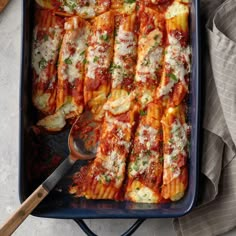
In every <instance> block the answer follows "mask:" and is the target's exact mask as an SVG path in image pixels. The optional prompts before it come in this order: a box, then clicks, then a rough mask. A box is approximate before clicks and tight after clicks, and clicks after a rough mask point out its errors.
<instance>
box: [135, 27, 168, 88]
mask: <svg viewBox="0 0 236 236" xmlns="http://www.w3.org/2000/svg"><path fill="white" fill-rule="evenodd" d="M162 37H163V35H162V33H161V32H160V31H159V30H158V29H156V30H153V31H152V32H151V33H150V34H149V35H148V36H147V37H144V38H141V39H140V41H139V47H140V48H141V49H140V53H139V55H138V62H137V72H136V77H135V80H136V81H141V82H143V83H145V82H146V79H147V78H151V79H157V78H156V72H157V70H158V68H159V67H160V63H161V59H162V57H163V47H162V46H160V44H161V41H162Z"/></svg>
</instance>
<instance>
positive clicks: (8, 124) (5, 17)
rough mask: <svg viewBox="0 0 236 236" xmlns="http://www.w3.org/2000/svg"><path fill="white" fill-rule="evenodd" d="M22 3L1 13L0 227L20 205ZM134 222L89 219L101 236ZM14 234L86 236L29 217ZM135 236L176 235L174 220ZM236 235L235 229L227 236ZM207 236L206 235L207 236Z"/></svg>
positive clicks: (69, 226)
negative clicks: (19, 151)
mask: <svg viewBox="0 0 236 236" xmlns="http://www.w3.org/2000/svg"><path fill="white" fill-rule="evenodd" d="M21 5H22V0H21V1H19V0H11V1H10V3H9V5H8V6H7V8H6V9H5V11H4V12H3V13H0V45H1V46H0V62H1V63H0V114H1V115H0V124H1V131H0V163H1V164H0V225H1V224H2V223H3V222H4V220H6V218H7V217H8V216H9V215H10V214H11V213H13V211H14V210H15V209H16V208H17V207H18V206H19V205H20V202H19V197H18V158H19V153H18V150H19V138H18V137H19V135H18V134H19V85H20V63H21V28H22V25H21V19H22V7H21ZM133 222H134V220H86V223H87V224H88V226H89V227H91V229H92V230H93V231H94V232H95V233H96V234H98V235H99V236H111V235H120V234H121V233H123V231H125V229H128V228H129V226H130V225H131V224H132V223H133ZM14 235H21V236H27V235H32V236H34V235H37V236H41V235H42V236H53V235H57V236H60V235H61V236H62V235H63V236H64V235H70V236H73V235H84V233H83V232H82V231H81V230H80V228H79V227H78V226H77V225H76V223H75V222H73V221H72V220H57V219H43V218H36V217H33V216H29V217H28V218H27V219H26V221H25V222H24V223H23V224H22V225H21V226H20V227H19V228H18V230H17V231H16V232H15V233H14ZM134 235H136V236H143V235H147V236H149V235H165V236H174V235H175V232H174V230H173V227H172V224H171V219H153V220H147V221H146V222H145V223H143V225H141V227H140V228H139V229H138V230H137V231H136V233H134ZM233 235H236V230H234V231H232V232H231V233H228V234H225V236H233ZM204 236H205V235H204Z"/></svg>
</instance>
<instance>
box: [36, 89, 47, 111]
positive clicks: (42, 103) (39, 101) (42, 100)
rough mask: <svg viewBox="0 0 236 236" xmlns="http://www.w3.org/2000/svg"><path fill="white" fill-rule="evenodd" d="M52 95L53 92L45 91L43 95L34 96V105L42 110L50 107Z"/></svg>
mask: <svg viewBox="0 0 236 236" xmlns="http://www.w3.org/2000/svg"><path fill="white" fill-rule="evenodd" d="M50 97H51V94H49V93H44V94H42V95H37V96H34V97H33V101H34V105H35V106H36V107H37V108H38V109H39V110H42V111H45V110H46V109H47V108H48V101H49V99H50Z"/></svg>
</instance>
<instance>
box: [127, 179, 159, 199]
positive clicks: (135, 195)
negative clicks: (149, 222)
mask: <svg viewBox="0 0 236 236" xmlns="http://www.w3.org/2000/svg"><path fill="white" fill-rule="evenodd" d="M139 185H140V186H139V187H138V188H133V190H132V191H130V192H129V193H128V196H129V198H130V199H132V201H134V202H140V203H154V202H156V203H157V202H158V201H159V198H158V196H157V194H156V193H155V192H153V191H152V190H151V189H150V188H148V187H146V186H144V185H142V184H141V183H140V184H139Z"/></svg>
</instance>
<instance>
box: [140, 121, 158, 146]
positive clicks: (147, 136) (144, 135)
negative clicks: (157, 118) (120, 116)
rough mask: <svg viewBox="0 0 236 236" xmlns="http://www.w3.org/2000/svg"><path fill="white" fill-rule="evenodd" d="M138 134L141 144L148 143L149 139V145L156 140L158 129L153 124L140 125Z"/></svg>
mask: <svg viewBox="0 0 236 236" xmlns="http://www.w3.org/2000/svg"><path fill="white" fill-rule="evenodd" d="M138 132H139V135H138V141H139V142H140V143H141V144H146V143H147V141H148V142H149V143H150V144H149V145H152V144H153V143H154V142H155V137H156V135H157V133H158V131H157V130H156V129H154V128H152V127H151V126H144V125H142V126H140V128H139V130H138Z"/></svg>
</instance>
